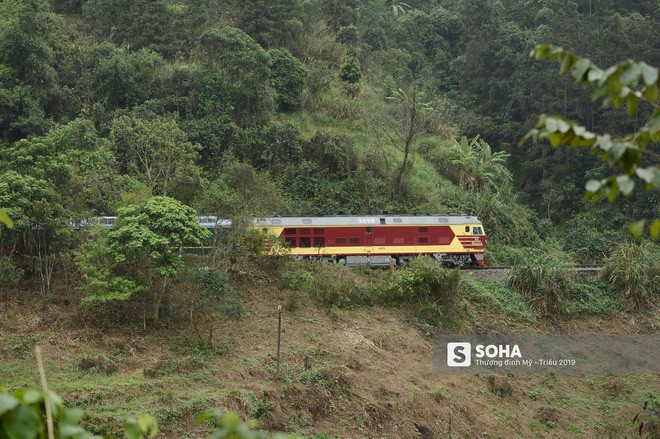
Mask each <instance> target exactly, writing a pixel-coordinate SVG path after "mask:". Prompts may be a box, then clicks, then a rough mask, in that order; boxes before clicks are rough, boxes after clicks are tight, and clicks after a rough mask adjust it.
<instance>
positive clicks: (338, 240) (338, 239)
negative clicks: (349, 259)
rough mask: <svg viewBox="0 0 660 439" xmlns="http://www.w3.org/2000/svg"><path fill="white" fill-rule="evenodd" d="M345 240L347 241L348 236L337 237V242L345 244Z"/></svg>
mask: <svg viewBox="0 0 660 439" xmlns="http://www.w3.org/2000/svg"><path fill="white" fill-rule="evenodd" d="M345 242H346V238H337V239H335V244H344V243H345Z"/></svg>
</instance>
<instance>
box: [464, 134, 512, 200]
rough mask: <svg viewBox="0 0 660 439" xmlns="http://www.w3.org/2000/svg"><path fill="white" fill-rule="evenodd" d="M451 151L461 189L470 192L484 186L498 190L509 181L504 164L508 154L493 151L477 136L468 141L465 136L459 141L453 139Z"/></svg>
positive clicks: (509, 174) (480, 189)
mask: <svg viewBox="0 0 660 439" xmlns="http://www.w3.org/2000/svg"><path fill="white" fill-rule="evenodd" d="M452 151H453V152H454V155H455V157H454V158H453V159H451V163H453V164H455V165H457V166H458V167H459V185H460V186H461V187H462V188H463V189H466V190H469V191H471V192H480V191H482V190H484V189H486V187H491V188H492V189H495V190H500V189H502V188H503V187H506V186H507V185H508V183H509V182H510V181H511V173H510V172H509V170H508V169H507V168H506V166H505V165H504V164H505V161H506V158H507V157H509V156H510V154H507V153H505V152H504V151H497V152H493V151H492V148H491V147H490V145H489V144H488V143H486V141H485V140H484V139H481V138H479V136H476V137H474V138H472V139H471V140H470V141H468V139H467V137H465V136H463V137H461V141H460V142H458V141H457V140H456V139H453V143H452Z"/></svg>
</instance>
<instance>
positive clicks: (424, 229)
mask: <svg viewBox="0 0 660 439" xmlns="http://www.w3.org/2000/svg"><path fill="white" fill-rule="evenodd" d="M419 231H420V232H428V231H429V228H428V227H420V228H419Z"/></svg>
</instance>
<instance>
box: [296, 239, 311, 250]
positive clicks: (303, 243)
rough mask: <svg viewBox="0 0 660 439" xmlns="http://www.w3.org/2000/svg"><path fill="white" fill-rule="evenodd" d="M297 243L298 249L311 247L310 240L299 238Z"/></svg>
mask: <svg viewBox="0 0 660 439" xmlns="http://www.w3.org/2000/svg"><path fill="white" fill-rule="evenodd" d="M298 242H299V245H298V247H301V248H302V247H304V248H307V247H310V246H311V243H310V238H300V239H299V241H298Z"/></svg>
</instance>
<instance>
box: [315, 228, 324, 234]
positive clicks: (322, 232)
mask: <svg viewBox="0 0 660 439" xmlns="http://www.w3.org/2000/svg"><path fill="white" fill-rule="evenodd" d="M324 233H325V229H314V234H315V235H323V234H324Z"/></svg>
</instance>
